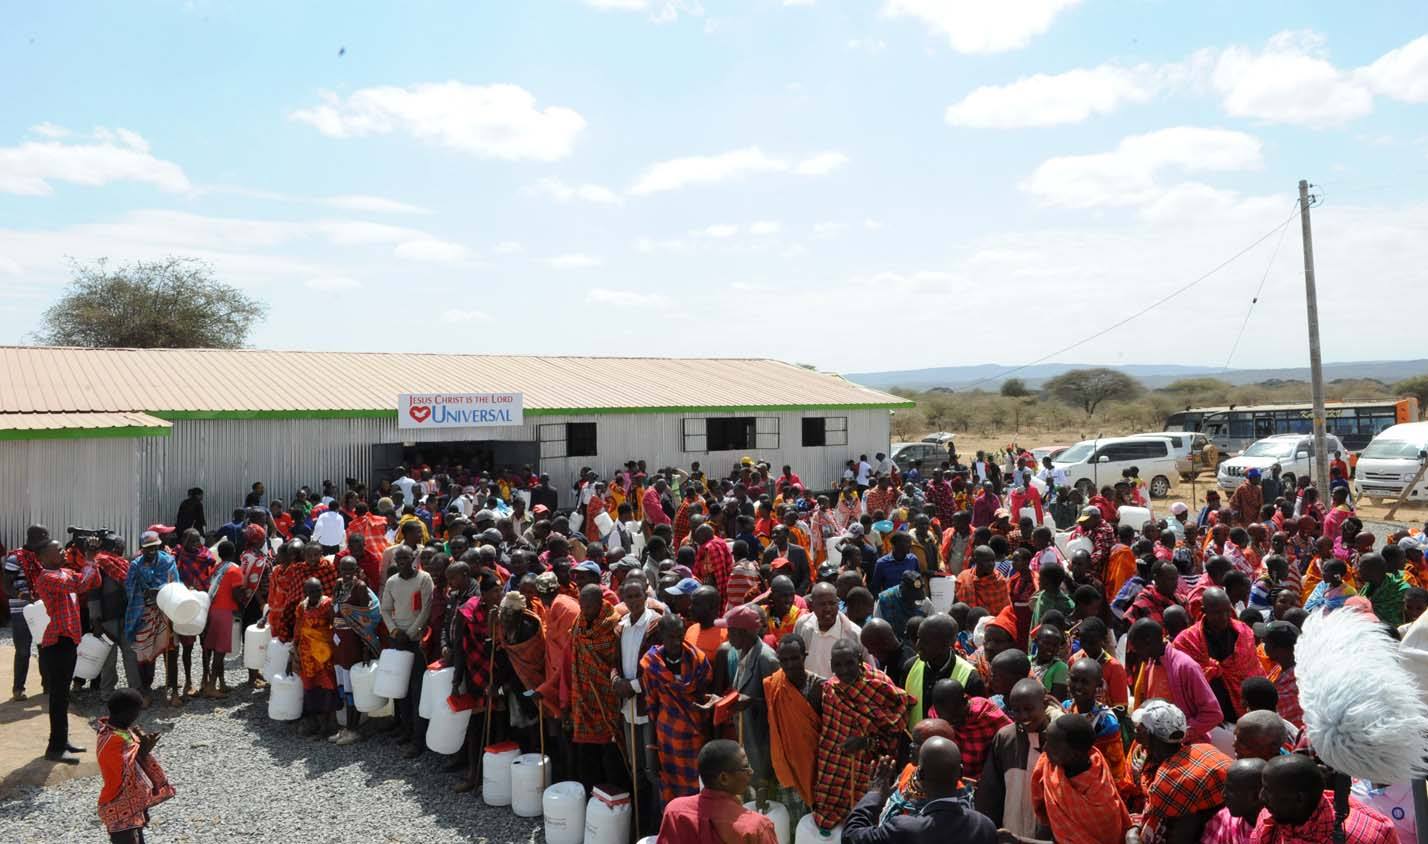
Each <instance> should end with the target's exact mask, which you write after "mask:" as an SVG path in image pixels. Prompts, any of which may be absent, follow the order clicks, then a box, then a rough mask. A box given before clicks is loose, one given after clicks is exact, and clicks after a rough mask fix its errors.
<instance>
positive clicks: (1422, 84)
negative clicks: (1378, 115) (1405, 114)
mask: <svg viewBox="0 0 1428 844" xmlns="http://www.w3.org/2000/svg"><path fill="white" fill-rule="evenodd" d="M1356 76H1357V78H1358V79H1360V80H1361V81H1363V82H1364V83H1365V84H1367V85H1368V86H1369V87H1371V88H1372V89H1373V90H1374V91H1375V92H1376V93H1378V94H1382V95H1383V96H1385V97H1390V98H1392V99H1395V100H1402V101H1403V102H1406V103H1424V102H1428V35H1424V36H1421V37H1419V38H1415V39H1414V40H1412V41H1409V42H1408V43H1407V44H1404V45H1403V46H1402V47H1399V48H1397V49H1395V50H1389V51H1388V52H1387V53H1384V54H1383V55H1382V56H1380V57H1379V58H1378V60H1377V61H1375V62H1374V63H1373V64H1371V65H1369V66H1367V67H1363V68H1360V69H1359V70H1358V72H1357V74H1356Z"/></svg>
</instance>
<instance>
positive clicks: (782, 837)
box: [744, 800, 793, 844]
mask: <svg viewBox="0 0 1428 844" xmlns="http://www.w3.org/2000/svg"><path fill="white" fill-rule="evenodd" d="M744 808H745V809H748V810H749V811H751V812H759V804H758V803H745V804H744ZM759 814H761V815H764V816H766V817H767V818H768V819H769V820H771V821H773V825H774V835H775V836H777V837H778V844H788V841H789V837H790V836H791V835H792V834H793V831H792V830H791V829H790V828H789V822H788V821H789V818H788V807H787V806H785V805H783V804H782V803H780V802H778V801H777V800H770V801H769V803H768V806H767V807H766V808H765V809H764V810H763V811H762V812H759Z"/></svg>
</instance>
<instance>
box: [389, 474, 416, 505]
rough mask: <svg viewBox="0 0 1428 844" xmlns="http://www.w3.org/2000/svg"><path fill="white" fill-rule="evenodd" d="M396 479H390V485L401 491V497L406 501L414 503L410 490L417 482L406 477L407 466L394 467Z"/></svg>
mask: <svg viewBox="0 0 1428 844" xmlns="http://www.w3.org/2000/svg"><path fill="white" fill-rule="evenodd" d="M396 472H397V479H396V480H394V481H392V486H394V487H396V488H397V489H399V490H401V491H402V499H403V500H404V501H406V502H408V503H414V502H415V501H416V499H415V498H413V497H412V490H413V489H415V488H416V485H417V482H416V481H414V480H412V479H411V478H409V477H407V467H405V466H398V467H397V468H396Z"/></svg>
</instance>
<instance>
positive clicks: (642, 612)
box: [611, 572, 661, 828]
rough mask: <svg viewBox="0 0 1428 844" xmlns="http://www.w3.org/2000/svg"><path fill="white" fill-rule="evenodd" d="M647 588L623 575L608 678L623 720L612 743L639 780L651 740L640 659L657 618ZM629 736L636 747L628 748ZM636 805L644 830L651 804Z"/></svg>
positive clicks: (636, 578)
mask: <svg viewBox="0 0 1428 844" xmlns="http://www.w3.org/2000/svg"><path fill="white" fill-rule="evenodd" d="M647 588H648V587H647V585H646V584H645V578H644V575H642V574H639V573H637V572H631V573H630V574H628V575H626V576H625V580H624V582H623V583H621V584H620V600H621V601H622V602H623V603H624V605H625V608H626V609H628V610H629V612H627V613H626V614H625V617H624V618H621V619H620V620H619V622H617V623H616V624H615V635H617V636H619V637H620V670H619V671H618V673H615V676H613V677H612V678H611V679H612V680H613V681H614V686H615V693H616V694H618V695H619V696H620V698H621V700H622V702H621V704H620V715H621V716H622V717H623V718H624V720H625V729H624V731H623V732H622V734H621V735H620V737H619V738H618V739H616V740H617V741H619V742H620V743H621V744H624V745H627V751H626V758H627V759H634V760H635V764H636V766H637V767H638V768H640V769H641V770H639V771H638V772H637V776H640V777H643V776H645V772H644V770H643V769H644V768H645V766H646V764H647V760H646V755H645V752H644V748H645V747H646V746H647V745H649V744H652V743H653V742H652V740H653V738H654V736H653V735H651V734H650V726H649V722H650V716H649V714H648V713H647V712H646V710H645V701H644V691H645V690H644V687H643V686H641V685H640V680H639V673H640V657H642V656H644V654H645V651H647V650H649V649H650V647H651V646H652V645H653V644H654V642H655V641H656V640H657V637H656V635H655V633H656V631H657V630H658V628H659V620H660V615H661V613H659V612H656V611H655V609H654V608H653V607H650V606H649V605H648V604H647V603H646V599H647V597H648V596H647V595H646V593H645V590H646V589H647ZM631 725H633V726H631ZM632 734H633V738H634V741H635V742H637V744H636V745H635V746H634V747H628V745H629V743H630V740H631V735H632ZM640 802H641V804H642V805H641V808H640V812H641V814H642V815H644V817H643V818H642V819H641V824H640V826H641V828H647V827H648V826H649V821H650V818H651V817H652V816H653V812H652V811H651V812H648V813H647V812H646V809H652V808H653V804H654V801H653V800H648V801H646V800H641V801H640Z"/></svg>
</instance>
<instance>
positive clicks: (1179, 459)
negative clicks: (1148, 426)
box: [1131, 431, 1214, 481]
mask: <svg viewBox="0 0 1428 844" xmlns="http://www.w3.org/2000/svg"><path fill="white" fill-rule="evenodd" d="M1131 436H1132V437H1136V438H1137V439H1145V438H1154V439H1163V440H1167V441H1168V442H1169V443H1170V451H1171V453H1172V454H1174V455H1175V465H1176V466H1177V467H1178V468H1179V470H1180V480H1182V481H1188V480H1190V478H1192V477H1193V476H1195V475H1197V474H1199V472H1200V462H1201V454H1202V453H1203V452H1204V449H1205V445H1206V444H1207V443H1209V442H1210V438H1209V437H1207V436H1205V435H1204V434H1197V433H1195V432H1194V431H1152V432H1150V433H1145V434H1131ZM1211 468H1214V467H1211Z"/></svg>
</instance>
